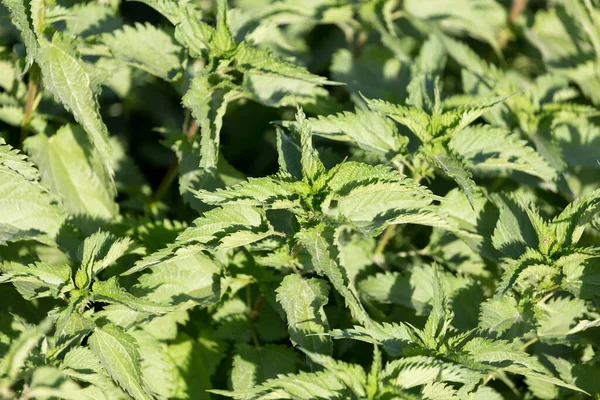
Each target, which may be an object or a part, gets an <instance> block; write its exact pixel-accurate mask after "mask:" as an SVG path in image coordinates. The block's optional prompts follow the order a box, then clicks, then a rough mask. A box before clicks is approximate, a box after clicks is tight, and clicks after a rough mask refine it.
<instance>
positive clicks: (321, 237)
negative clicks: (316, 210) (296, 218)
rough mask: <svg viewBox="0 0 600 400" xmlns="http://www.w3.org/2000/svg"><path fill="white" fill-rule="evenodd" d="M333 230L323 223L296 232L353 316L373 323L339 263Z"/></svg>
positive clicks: (318, 268)
mask: <svg viewBox="0 0 600 400" xmlns="http://www.w3.org/2000/svg"><path fill="white" fill-rule="evenodd" d="M332 236H333V232H332V231H331V229H329V228H326V227H325V226H323V225H318V226H316V227H313V228H308V229H302V230H301V231H299V232H298V233H296V236H295V238H296V240H298V241H299V242H300V243H301V244H302V245H303V246H304V247H305V248H306V250H307V251H308V253H309V254H310V257H311V262H312V265H313V267H314V268H315V271H316V272H317V273H318V274H319V275H322V276H326V277H327V278H329V280H330V282H331V284H332V285H333V287H334V288H335V289H336V290H337V291H338V293H339V294H340V295H342V297H343V298H344V300H345V303H346V307H348V308H349V309H350V313H351V314H352V316H353V317H354V318H355V319H356V320H357V321H359V322H360V323H362V324H364V325H368V324H370V323H371V318H370V317H369V315H368V314H367V312H366V311H365V309H364V308H363V306H362V304H360V301H359V300H358V298H357V297H356V295H355V294H354V293H353V292H352V291H351V290H350V289H349V288H348V283H347V277H346V276H345V273H344V271H343V270H342V268H341V267H340V266H339V264H338V263H337V257H336V256H335V254H337V253H338V251H337V249H336V248H335V246H334V243H333V237H332Z"/></svg>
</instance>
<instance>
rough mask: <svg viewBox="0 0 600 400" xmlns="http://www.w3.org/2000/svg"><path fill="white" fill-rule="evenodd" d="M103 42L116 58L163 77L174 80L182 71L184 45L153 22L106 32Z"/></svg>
mask: <svg viewBox="0 0 600 400" xmlns="http://www.w3.org/2000/svg"><path fill="white" fill-rule="evenodd" d="M102 43H103V44H104V45H105V46H107V47H108V48H109V49H110V52H111V53H112V55H113V56H114V57H115V58H117V59H119V60H122V61H123V62H125V63H127V64H129V65H131V66H134V67H137V68H140V69H142V70H144V71H146V72H148V73H150V74H152V75H155V76H157V77H159V78H162V79H165V80H169V81H172V80H176V79H177V78H178V76H179V74H180V73H181V64H182V57H181V53H182V49H181V47H179V46H178V45H176V44H175V43H173V40H172V39H171V37H170V36H169V35H168V34H166V33H165V32H163V31H161V30H159V29H156V28H155V27H154V26H153V25H150V24H144V25H142V24H139V23H137V24H135V25H134V26H125V27H123V29H122V30H118V31H114V32H112V33H110V34H106V35H103V36H102Z"/></svg>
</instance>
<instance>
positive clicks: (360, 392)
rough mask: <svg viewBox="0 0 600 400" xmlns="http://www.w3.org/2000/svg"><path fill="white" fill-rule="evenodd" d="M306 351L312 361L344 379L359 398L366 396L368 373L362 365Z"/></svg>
mask: <svg viewBox="0 0 600 400" xmlns="http://www.w3.org/2000/svg"><path fill="white" fill-rule="evenodd" d="M304 352H305V353H306V355H307V356H308V357H309V358H310V360H311V361H313V362H314V363H317V364H319V365H320V366H322V367H323V368H325V370H326V371H328V372H330V373H332V374H333V375H335V377H336V378H338V379H339V380H340V381H342V382H343V383H344V385H345V386H346V387H348V388H349V389H350V390H351V391H352V392H353V393H354V394H355V395H356V396H357V397H358V398H364V397H365V395H366V391H365V389H366V388H365V386H366V383H367V374H366V373H365V370H364V369H363V368H362V367H361V366H360V365H356V364H350V363H345V362H341V361H338V360H335V359H333V358H332V357H329V356H326V355H323V354H317V353H311V352H309V351H306V350H305V351H304Z"/></svg>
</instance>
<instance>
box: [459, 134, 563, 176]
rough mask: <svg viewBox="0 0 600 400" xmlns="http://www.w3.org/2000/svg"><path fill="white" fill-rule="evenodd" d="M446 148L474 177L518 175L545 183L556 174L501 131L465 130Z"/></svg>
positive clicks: (533, 152)
mask: <svg viewBox="0 0 600 400" xmlns="http://www.w3.org/2000/svg"><path fill="white" fill-rule="evenodd" d="M449 146H450V148H451V149H452V150H454V152H455V153H456V154H459V155H460V156H461V157H462V158H463V159H465V160H466V161H467V163H468V165H469V169H470V170H472V171H474V172H475V173H481V174H484V175H488V174H500V175H505V174H507V173H508V172H510V171H520V172H525V173H527V174H530V175H533V176H537V177H538V178H540V179H542V180H544V181H548V182H551V181H552V180H554V178H555V177H556V174H557V172H556V171H555V170H554V169H553V168H552V167H551V166H550V165H549V164H548V163H547V162H546V160H545V159H544V158H543V157H542V156H540V155H539V154H538V153H537V152H536V151H535V150H534V149H533V148H531V147H529V146H528V145H527V142H525V141H523V140H519V139H518V137H517V136H516V135H512V134H510V133H508V132H507V131H506V130H504V129H501V128H494V127H491V126H487V125H476V126H469V127H467V128H465V129H463V130H461V131H460V132H458V133H457V134H455V135H454V136H453V137H452V139H451V140H450V143H449Z"/></svg>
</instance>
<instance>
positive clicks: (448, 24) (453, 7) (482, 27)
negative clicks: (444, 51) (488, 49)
mask: <svg viewBox="0 0 600 400" xmlns="http://www.w3.org/2000/svg"><path fill="white" fill-rule="evenodd" d="M404 8H405V10H406V11H407V12H408V13H409V14H411V15H413V16H414V17H416V18H419V19H422V20H426V21H432V22H434V23H437V24H438V25H439V26H440V27H441V28H442V29H443V30H446V31H448V32H451V33H455V34H459V35H463V34H466V35H469V36H471V37H474V38H477V39H481V40H483V41H485V42H487V43H488V44H489V45H490V46H492V48H493V49H494V50H495V51H496V52H497V53H500V45H499V43H498V36H499V34H500V31H501V30H502V29H503V28H504V27H505V24H506V20H507V18H506V10H505V8H504V7H502V6H501V5H500V4H498V3H496V2H495V1H493V0H460V1H456V2H453V3H451V4H450V3H447V2H445V1H443V0H434V2H433V3H431V8H430V7H425V6H424V5H423V3H420V2H418V1H416V0H410V1H408V2H407V3H406V4H405V5H404Z"/></svg>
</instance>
